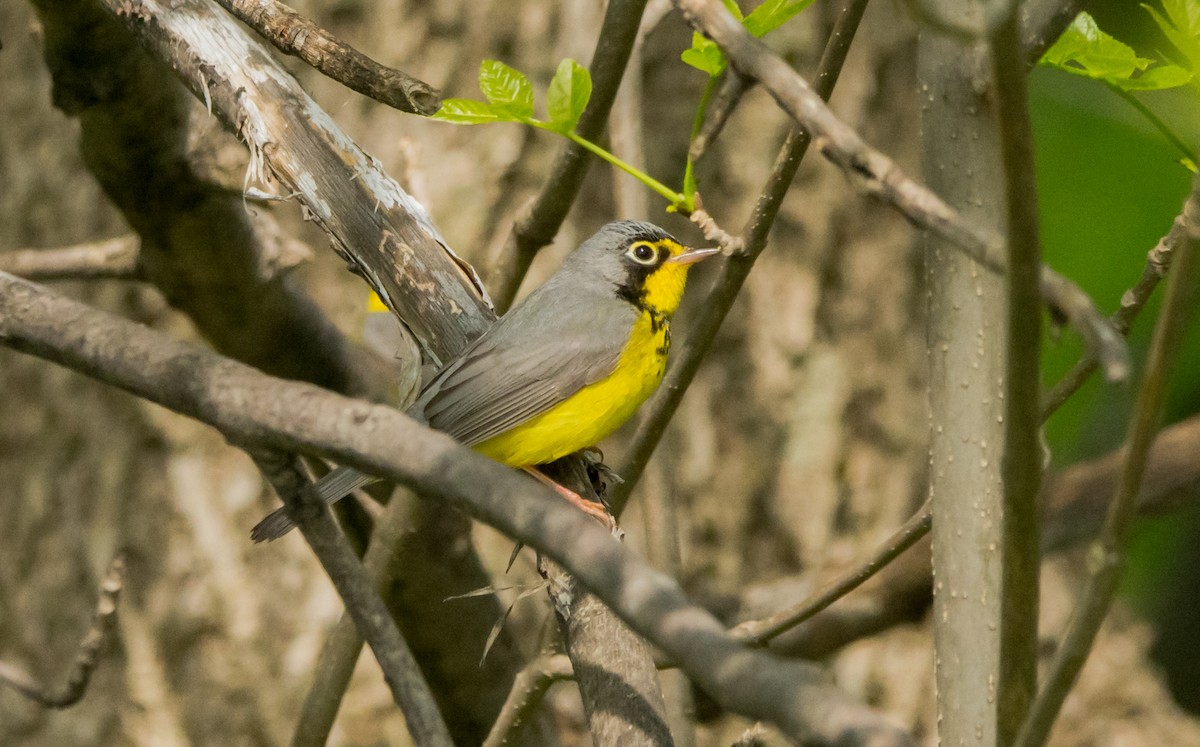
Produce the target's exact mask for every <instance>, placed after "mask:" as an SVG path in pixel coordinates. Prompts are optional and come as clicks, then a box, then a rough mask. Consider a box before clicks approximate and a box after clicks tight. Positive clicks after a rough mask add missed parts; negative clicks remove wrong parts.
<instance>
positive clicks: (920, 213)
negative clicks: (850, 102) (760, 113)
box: [674, 0, 1129, 379]
mask: <svg viewBox="0 0 1200 747" xmlns="http://www.w3.org/2000/svg"><path fill="white" fill-rule="evenodd" d="M674 2H675V5H676V7H678V8H679V9H680V10H682V11H683V12H684V14H685V15H686V16H687V17H688V18H689V20H690V21H691V22H692V24H693V25H694V26H695V27H696V28H697V29H698V30H700V31H702V32H703V33H705V34H706V35H707V36H709V37H710V38H711V39H712V40H713V41H715V42H716V43H717V44H718V45H720V46H721V48H722V49H723V50H724V51H725V54H726V55H727V56H728V57H729V61H730V64H731V65H732V66H733V67H735V68H736V69H737V70H738V71H739V72H741V73H742V74H743V75H747V76H749V77H751V78H753V79H755V80H757V81H758V82H759V83H760V84H761V85H762V86H763V87H764V88H765V89H766V90H767V91H768V92H769V93H770V94H771V95H772V96H773V97H774V98H775V100H776V102H777V103H778V104H779V106H780V107H781V108H783V109H784V111H786V112H787V113H788V114H790V115H791V116H792V118H793V119H795V120H796V122H797V123H799V124H800V125H801V126H802V127H804V129H805V130H806V131H807V132H808V133H810V135H811V136H812V137H813V139H814V140H815V141H816V142H817V143H818V145H819V146H820V150H821V153H822V154H823V155H824V156H825V157H826V158H827V159H829V160H830V161H831V162H833V163H834V164H835V165H837V166H839V167H841V168H842V170H843V171H844V172H845V173H846V175H847V176H848V177H850V179H851V180H852V181H853V182H854V183H855V184H856V185H857V186H858V187H859V188H860V189H862V190H863V191H864V192H865V193H866V194H869V195H871V196H873V197H877V198H879V199H881V200H883V201H884V202H885V203H886V204H889V205H891V206H892V207H894V208H896V209H897V210H898V211H900V213H901V214H903V215H904V216H905V217H906V218H908V219H909V220H910V221H911V222H912V223H914V224H915V225H917V226H920V227H921V228H924V229H926V230H928V231H930V232H932V233H933V234H935V235H937V236H940V237H941V238H943V239H945V240H946V241H947V242H949V243H950V244H951V245H953V246H954V247H955V248H957V249H960V250H962V251H963V252H965V253H966V254H967V255H968V256H970V257H971V258H973V259H975V260H976V261H977V262H979V263H980V264H981V265H983V266H984V267H987V268H988V269H990V270H993V271H1003V270H1004V269H1005V267H1006V260H1005V256H1004V246H1005V242H1004V239H1003V237H1002V236H1000V235H999V234H997V233H996V232H994V231H990V230H983V229H979V228H978V227H975V226H972V225H970V224H968V223H967V222H966V221H965V220H964V219H963V218H962V216H961V215H960V214H959V213H958V212H957V211H955V210H954V209H953V208H951V207H950V206H949V205H947V204H946V203H945V201H943V200H942V199H941V198H940V197H938V196H937V195H936V194H934V193H933V192H931V191H930V190H929V189H927V188H925V187H924V186H922V185H921V184H919V183H917V182H916V181H914V180H912V179H911V178H909V177H908V176H907V175H906V174H905V173H904V172H903V171H901V170H900V168H899V166H897V165H896V163H895V162H893V161H892V160H891V159H890V158H888V157H887V156H885V155H884V154H883V153H881V152H880V151H878V150H875V149H874V148H872V147H870V146H869V145H867V143H866V142H865V141H863V139H862V138H861V137H860V136H859V135H858V133H857V132H855V131H854V129H853V128H851V127H848V126H847V125H846V124H845V123H844V122H842V121H841V120H839V119H838V118H837V117H836V116H834V114H833V112H831V111H830V109H829V107H828V106H827V105H826V104H825V102H824V101H823V100H822V98H821V97H820V96H819V95H818V93H817V92H816V91H814V90H813V89H812V87H810V86H809V84H808V82H807V81H805V80H804V79H803V78H801V77H800V75H798V74H797V73H796V72H795V71H794V70H792V69H791V67H789V66H788V64H787V63H786V62H785V61H784V60H782V59H781V58H780V57H779V56H778V55H776V54H774V53H772V52H771V51H770V50H769V49H767V48H766V47H765V46H764V45H763V44H762V42H760V41H759V40H757V39H755V38H754V37H752V36H751V35H750V34H749V33H748V32H747V31H746V30H745V28H743V27H742V25H741V24H740V23H738V22H737V21H736V20H735V19H734V18H733V16H732V15H730V14H729V12H728V10H726V9H725V8H724V7H723V6H722V4H721V3H720V2H719V0H674ZM1041 291H1042V294H1043V297H1044V298H1046V300H1047V302H1048V303H1050V304H1051V305H1052V306H1053V307H1055V308H1056V309H1057V310H1059V311H1060V312H1061V313H1062V314H1063V315H1064V316H1065V317H1066V318H1067V319H1068V320H1070V322H1071V323H1072V325H1073V326H1074V327H1075V329H1076V330H1077V331H1078V332H1079V333H1080V335H1082V336H1083V338H1084V340H1085V341H1086V342H1087V344H1088V347H1089V348H1091V349H1093V350H1095V351H1096V354H1097V356H1098V357H1099V359H1100V361H1101V365H1102V367H1103V369H1104V372H1105V375H1106V376H1108V377H1109V378H1110V379H1121V378H1124V376H1125V375H1126V374H1127V372H1128V368H1129V360H1128V358H1129V356H1128V351H1127V350H1126V348H1125V344H1124V341H1123V340H1122V339H1121V336H1120V335H1118V334H1117V333H1116V331H1115V330H1114V329H1112V326H1111V325H1110V324H1109V323H1108V321H1107V320H1106V319H1105V318H1104V317H1103V316H1102V315H1101V314H1100V313H1099V312H1098V311H1097V310H1096V308H1095V305H1094V304H1093V303H1092V301H1091V299H1090V298H1088V296H1087V295H1086V294H1085V293H1084V292H1083V291H1082V290H1080V289H1079V287H1078V286H1076V285H1075V284H1074V283H1072V282H1070V281H1069V280H1067V279H1066V278H1064V277H1062V276H1061V275H1059V274H1057V273H1056V272H1054V271H1053V270H1051V269H1049V268H1048V267H1043V268H1042V271H1041Z"/></svg>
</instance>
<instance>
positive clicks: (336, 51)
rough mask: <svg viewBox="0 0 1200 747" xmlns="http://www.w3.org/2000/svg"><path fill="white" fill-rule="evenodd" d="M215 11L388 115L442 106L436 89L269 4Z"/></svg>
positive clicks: (246, 2)
mask: <svg viewBox="0 0 1200 747" xmlns="http://www.w3.org/2000/svg"><path fill="white" fill-rule="evenodd" d="M217 2H218V3H220V5H221V7H223V8H224V9H225V10H227V11H229V12H230V13H232V14H233V15H235V16H236V17H237V18H238V19H239V20H241V21H242V22H243V23H245V24H246V25H248V26H250V27H251V28H252V29H254V30H255V31H257V32H258V33H259V35H260V36H262V37H263V38H264V39H266V40H267V41H269V42H271V44H272V45H274V46H275V48H276V49H278V50H279V51H280V52H283V53H284V54H290V55H293V56H295V57H299V58H300V59H302V60H304V61H305V62H307V63H308V64H309V65H311V66H312V67H314V68H316V69H317V70H319V71H321V72H322V73H323V74H324V75H326V76H327V77H329V78H332V79H333V80H336V81H337V82H339V83H341V84H342V85H344V86H346V87H347V88H349V89H351V90H353V91H358V92H359V93H361V94H363V95H364V96H368V97H370V98H372V99H375V100H376V101H378V102H379V103H381V104H387V105H388V106H390V107H392V108H393V109H399V110H400V111H402V112H409V113H411V114H422V115H425V116H428V115H430V114H433V113H434V112H436V111H437V110H438V109H439V108H440V107H441V105H442V97H441V94H440V93H439V92H438V90H437V89H436V88H434V87H433V86H431V85H429V84H428V83H425V82H423V81H420V80H417V79H416V78H414V77H412V76H410V75H409V74H408V73H405V72H403V71H400V70H396V69H395V68H390V67H386V66H384V65H380V64H379V63H378V62H376V61H375V60H372V59H371V58H370V57H367V56H366V55H365V54H363V53H361V52H359V51H358V50H357V49H355V48H353V47H351V46H350V45H349V44H346V43H345V42H343V41H341V40H340V39H338V38H337V37H336V36H334V35H333V34H331V33H329V32H328V31H326V30H325V29H323V28H321V27H320V26H318V25H317V24H315V23H313V22H312V21H310V20H309V19H307V18H305V17H304V16H302V15H300V14H299V13H297V12H296V11H294V10H292V9H291V8H289V7H288V6H286V5H284V4H283V3H280V2H276V1H275V0H217Z"/></svg>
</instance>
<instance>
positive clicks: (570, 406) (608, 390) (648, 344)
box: [475, 265, 686, 467]
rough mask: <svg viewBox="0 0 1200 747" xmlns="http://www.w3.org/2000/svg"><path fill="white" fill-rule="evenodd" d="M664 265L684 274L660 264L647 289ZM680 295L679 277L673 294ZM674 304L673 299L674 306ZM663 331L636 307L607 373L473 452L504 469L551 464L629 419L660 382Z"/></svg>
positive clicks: (666, 291)
mask: <svg viewBox="0 0 1200 747" xmlns="http://www.w3.org/2000/svg"><path fill="white" fill-rule="evenodd" d="M667 267H670V268H671V269H672V270H684V273H683V276H684V277H686V268H683V267H678V268H677V267H674V266H670V265H668V266H664V267H662V268H660V269H659V270H658V272H655V273H654V275H653V276H651V278H650V279H648V282H647V290H649V285H650V282H649V281H650V280H653V278H654V276H657V275H658V274H660V273H661V272H662V271H663V270H665V269H667ZM661 292H662V294H664V295H663V300H664V301H665V300H668V295H667V294H669V293H671V292H672V289H671V288H669V287H667V286H666V285H664V287H663V289H662V291H661ZM682 293H683V281H682V280H681V281H680V282H679V291H678V294H679V295H681V294H682ZM678 303H679V300H678V297H676V299H675V304H676V305H678ZM673 309H674V307H672V310H673ZM668 313H669V312H668ZM667 334H668V333H667V326H666V322H665V320H664V321H660V322H659V323H658V324H657V325H656V324H654V323H652V315H651V313H650V312H649V311H642V313H641V314H640V315H639V317H638V320H637V321H636V322H635V323H634V325H633V333H632V334H631V335H630V337H629V342H628V343H627V344H626V345H625V350H624V352H622V353H621V357H620V359H619V360H618V361H617V366H616V368H615V369H613V372H612V373H611V374H610V375H609V376H607V377H606V378H604V379H601V380H600V381H597V382H596V383H594V384H589V385H588V386H585V387H584V388H583V389H580V390H579V391H578V392H576V393H575V394H574V395H572V396H571V397H568V398H567V399H565V400H563V401H562V402H561V403H559V404H557V405H555V406H554V407H552V408H550V409H549V410H546V411H545V412H543V413H542V414H540V415H538V416H536V417H534V418H531V419H530V420H528V421H526V422H525V423H522V424H521V425H519V426H517V427H516V428H513V429H512V430H511V431H508V432H507V433H502V434H500V435H499V436H495V437H493V438H491V439H488V440H487V441H484V442H483V443H480V444H477V445H476V446H475V450H476V451H478V452H479V453H480V454H483V455H484V456H488V457H491V458H492V459H495V460H496V461H498V462H501V463H503V464H507V465H508V466H510V467H526V466H529V465H533V464H545V463H547V462H552V461H554V460H555V459H558V458H560V457H564V456H566V455H567V454H570V453H572V452H575V451H579V450H580V449H583V448H586V447H588V446H592V445H593V444H595V443H596V442H597V441H600V440H601V439H603V438H604V437H605V436H607V435H609V434H610V433H612V432H613V431H615V430H616V429H617V428H619V427H620V426H621V425H622V424H623V423H624V422H625V421H626V420H628V419H629V418H630V417H632V416H633V413H634V412H636V411H637V409H638V407H639V406H640V405H641V404H642V402H644V401H646V398H647V397H649V396H650V393H651V392H653V391H654V389H655V387H657V386H658V384H659V382H660V381H662V377H663V372H664V371H665V370H666V367H667Z"/></svg>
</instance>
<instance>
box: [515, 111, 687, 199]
mask: <svg viewBox="0 0 1200 747" xmlns="http://www.w3.org/2000/svg"><path fill="white" fill-rule="evenodd" d="M530 124H532V125H534V126H535V127H541V128H542V129H549V128H548V127H546V126H545V125H544V124H542V123H538V122H530ZM560 134H565V135H566V137H567V139H569V140H570V141H571V142H573V143H575V144H576V145H579V146H580V147H582V148H584V149H585V150H587V151H589V152H591V153H593V154H595V155H596V156H599V157H600V158H603V159H604V160H605V161H608V162H609V163H611V164H612V165H613V166H616V167H617V168H618V169H620V170H621V171H624V172H625V173H626V174H629V175H630V176H632V177H633V178H634V179H637V180H638V181H639V182H641V183H642V184H645V185H646V186H647V187H649V188H650V189H653V190H654V191H655V192H657V193H659V194H660V195H662V196H663V197H665V198H666V199H667V200H669V201H670V203H671V205H672V206H673V207H675V206H686V205H687V203H688V199H687V197H686V196H684V195H681V194H679V193H678V192H676V191H675V190H673V189H671V188H670V187H668V186H667V185H665V184H663V183H662V182H660V181H659V180H657V179H655V178H654V177H652V176H650V175H649V174H647V173H646V172H644V171H642V170H641V169H639V168H637V167H635V166H631V165H630V164H628V163H625V162H624V161H622V160H621V159H620V158H617V157H616V156H614V155H613V154H612V153H609V152H608V151H606V150H605V149H603V148H601V147H600V146H599V145H596V144H595V143H593V142H592V141H590V140H586V139H584V138H582V137H580V136H579V135H576V134H575V133H574V132H567V133H560Z"/></svg>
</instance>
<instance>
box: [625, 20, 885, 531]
mask: <svg viewBox="0 0 1200 747" xmlns="http://www.w3.org/2000/svg"><path fill="white" fill-rule="evenodd" d="M866 7H867V0H847V1H846V2H845V3H844V4H843V5H842V9H841V12H840V13H839V14H838V18H837V21H836V22H835V23H834V26H833V31H832V33H831V34H830V36H829V41H828V42H826V44H825V51H824V52H823V53H822V55H821V62H820V64H819V65H818V67H817V85H818V86H819V91H818V92H819V94H820V95H821V96H822V97H824V98H828V97H829V96H831V95H832V94H833V89H834V86H836V85H837V80H838V76H839V75H840V73H841V70H842V65H843V64H844V63H845V61H846V56H847V55H848V54H849V53H850V45H851V44H852V43H853V41H854V35H855V32H856V31H857V30H858V24H859V22H860V21H861V20H862V16H863V13H864V12H865V11H866ZM810 142H811V141H810V139H809V137H808V135H807V134H806V133H805V132H804V130H802V129H800V128H799V127H793V128H792V129H791V130H790V131H789V132H788V135H787V138H786V139H785V140H784V142H783V145H782V146H781V147H780V149H779V155H778V156H776V158H775V166H774V168H773V169H772V171H771V175H770V176H769V177H768V179H767V183H766V184H765V185H764V186H763V189H762V192H761V193H760V194H759V197H758V201H757V203H755V206H754V212H753V213H752V214H751V216H750V219H749V220H748V221H747V223H746V227H745V228H744V229H743V231H742V235H741V237H740V238H739V239H738V240H737V242H732V241H731V242H730V243H729V244H723V246H732V250H731V256H730V257H729V259H728V260H727V261H725V262H724V263H722V264H721V266H720V269H719V274H718V276H717V279H716V280H715V281H714V283H713V286H712V289H711V290H710V291H709V293H708V296H707V297H706V298H705V303H704V307H703V309H702V311H701V313H700V316H699V318H698V319H697V320H696V321H695V322H694V323H693V324H692V326H691V328H690V329H689V330H688V334H687V339H686V341H685V342H684V345H683V349H682V350H681V351H680V352H679V353H678V354H677V356H676V358H675V360H674V362H672V364H671V366H670V369H669V370H668V371H667V374H666V377H665V378H664V379H663V383H662V385H661V386H660V387H659V388H658V391H656V392H655V394H654V396H653V397H651V399H650V401H649V402H647V403H646V404H645V405H644V406H643V407H642V411H641V412H642V414H641V419H640V420H639V421H638V425H637V430H636V431H635V432H634V434H633V438H632V439H631V440H630V442H629V448H628V449H627V450H626V454H625V460H624V461H623V462H622V463H621V465H619V466H618V468H617V473H618V474H620V475H621V477H622V479H623V480H624V482H623V483H621V484H620V485H617V486H616V487H615V488H614V489H613V490H611V491H610V495H609V496H608V498H609V501H610V503H611V504H612V506H613V508H614V510H615V511H617V513H620V511H621V510H622V509H623V508H624V506H625V503H626V502H627V501H628V500H629V494H630V492H631V491H632V490H633V487H634V485H636V484H637V481H638V479H640V478H641V476H642V472H643V471H644V470H645V469H646V465H647V464H648V463H649V461H650V456H651V455H652V454H653V453H654V449H655V447H656V446H658V442H659V440H661V439H662V436H663V433H665V432H666V429H667V424H668V423H669V422H670V420H671V417H672V416H673V415H674V414H675V410H676V409H678V407H679V403H680V402H681V401H682V400H683V395H684V393H685V392H686V391H687V388H688V386H689V385H690V384H691V383H692V379H694V378H695V376H696V371H697V370H699V368H700V362H701V361H702V360H703V359H704V356H705V355H706V354H707V353H708V351H709V349H710V348H711V347H712V343H713V340H715V339H716V336H717V331H718V330H719V329H720V328H721V323H722V322H723V321H724V320H725V316H726V314H728V313H729V310H730V309H732V308H733V303H734V301H736V300H737V296H738V293H739V292H740V291H741V288H742V284H743V283H745V282H746V277H747V276H748V275H749V274H750V269H751V268H752V267H753V266H754V262H755V260H756V259H757V258H758V256H759V255H760V254H762V252H763V250H764V249H766V246H767V237H768V235H769V234H770V231H771V226H772V225H774V223H775V216H777V215H778V214H779V208H780V206H781V205H782V204H783V198H784V196H785V195H786V194H787V191H788V189H789V188H790V187H791V185H792V180H793V179H794V178H795V176H796V171H797V170H798V169H799V168H800V162H801V161H802V160H803V159H804V154H805V153H806V152H807V151H808V146H809V143H810ZM697 212H702V211H697ZM705 215H707V213H705ZM720 238H721V237H720V236H719V235H715V238H714V240H719V239H720ZM739 244H740V246H738V245H739Z"/></svg>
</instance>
